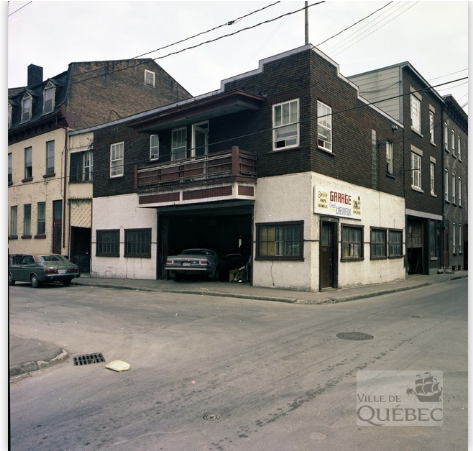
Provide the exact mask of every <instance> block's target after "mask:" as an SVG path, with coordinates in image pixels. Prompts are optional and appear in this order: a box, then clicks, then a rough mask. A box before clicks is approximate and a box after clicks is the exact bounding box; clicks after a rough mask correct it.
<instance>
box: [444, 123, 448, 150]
mask: <svg viewBox="0 0 473 451" xmlns="http://www.w3.org/2000/svg"><path fill="white" fill-rule="evenodd" d="M443 145H444V147H445V150H446V151H448V122H444V124H443Z"/></svg>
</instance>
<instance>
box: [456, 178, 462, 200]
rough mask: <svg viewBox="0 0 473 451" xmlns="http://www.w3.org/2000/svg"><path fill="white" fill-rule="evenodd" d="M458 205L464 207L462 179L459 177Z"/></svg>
mask: <svg viewBox="0 0 473 451" xmlns="http://www.w3.org/2000/svg"><path fill="white" fill-rule="evenodd" d="M457 197H458V205H459V206H460V207H461V206H462V179H461V177H458V193H457Z"/></svg>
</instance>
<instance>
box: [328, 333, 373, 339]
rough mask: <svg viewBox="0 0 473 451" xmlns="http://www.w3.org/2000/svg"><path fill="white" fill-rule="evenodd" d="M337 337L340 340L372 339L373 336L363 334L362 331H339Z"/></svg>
mask: <svg viewBox="0 0 473 451" xmlns="http://www.w3.org/2000/svg"><path fill="white" fill-rule="evenodd" d="M337 337H338V338H341V339H342V340H354V341H363V340H372V339H373V338H374V337H373V335H370V334H364V333H363V332H340V333H339V334H337Z"/></svg>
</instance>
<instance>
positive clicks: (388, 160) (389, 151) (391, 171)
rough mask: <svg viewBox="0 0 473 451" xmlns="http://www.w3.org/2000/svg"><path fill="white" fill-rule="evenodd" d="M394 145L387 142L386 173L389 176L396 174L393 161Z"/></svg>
mask: <svg viewBox="0 0 473 451" xmlns="http://www.w3.org/2000/svg"><path fill="white" fill-rule="evenodd" d="M393 149H394V144H393V142H392V141H386V172H387V173H388V174H389V175H393V174H394V159H393Z"/></svg>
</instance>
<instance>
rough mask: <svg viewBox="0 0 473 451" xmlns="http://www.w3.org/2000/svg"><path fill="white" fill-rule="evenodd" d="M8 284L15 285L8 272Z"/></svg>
mask: <svg viewBox="0 0 473 451" xmlns="http://www.w3.org/2000/svg"><path fill="white" fill-rule="evenodd" d="M8 285H15V281H14V280H13V279H12V277H11V273H8Z"/></svg>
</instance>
